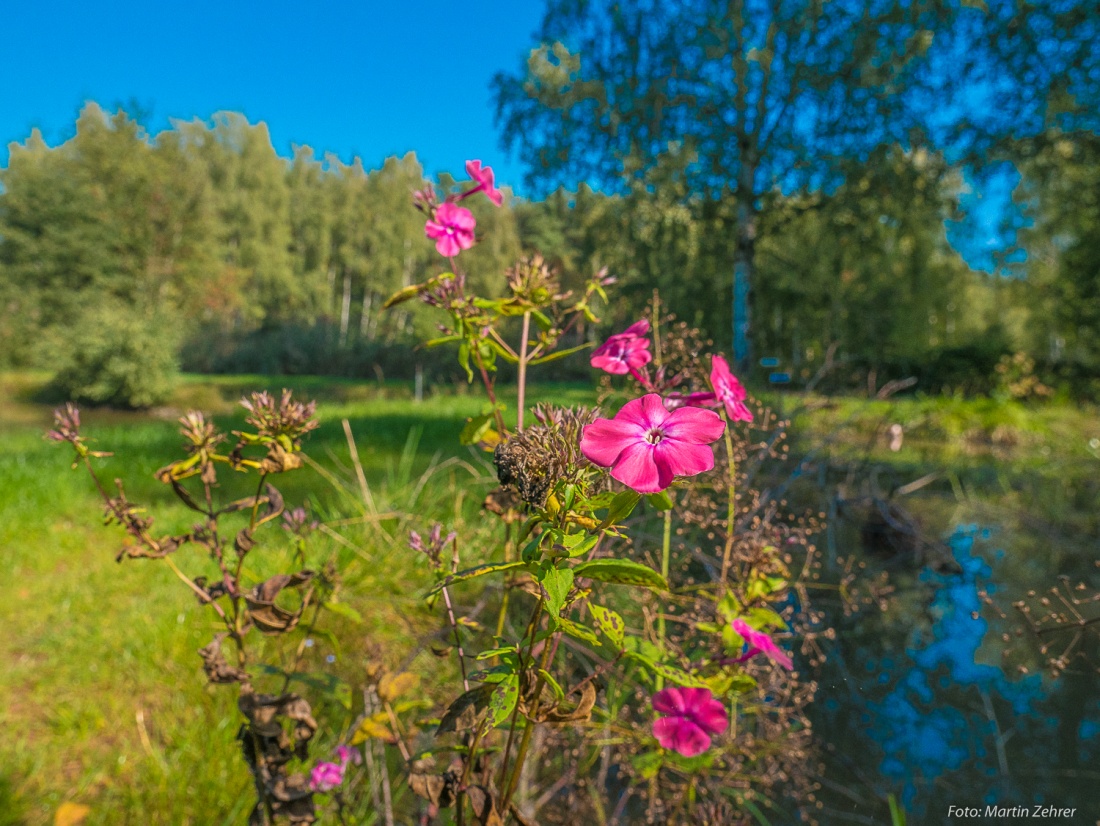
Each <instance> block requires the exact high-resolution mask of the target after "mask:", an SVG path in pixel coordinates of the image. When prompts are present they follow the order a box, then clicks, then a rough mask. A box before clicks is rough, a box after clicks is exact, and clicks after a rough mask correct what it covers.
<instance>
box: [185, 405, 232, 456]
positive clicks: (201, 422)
mask: <svg viewBox="0 0 1100 826" xmlns="http://www.w3.org/2000/svg"><path fill="white" fill-rule="evenodd" d="M179 422H180V425H182V426H181V427H180V434H182V436H183V438H185V439H186V440H187V444H185V445H184V449H185V450H186V451H187V453H188V454H193V453H199V452H202V451H210V450H213V449H214V448H215V447H216V446H217V445H218V444H220V443H221V442H223V441H225V436H224V434H221V433H218V432H217V429H216V428H215V427H214V423H213V422H208V421H206V417H205V416H203V414H202V413H200V412H199V411H198V410H190V411H188V412H187V413H186V414H185V415H183V416H180V419H179Z"/></svg>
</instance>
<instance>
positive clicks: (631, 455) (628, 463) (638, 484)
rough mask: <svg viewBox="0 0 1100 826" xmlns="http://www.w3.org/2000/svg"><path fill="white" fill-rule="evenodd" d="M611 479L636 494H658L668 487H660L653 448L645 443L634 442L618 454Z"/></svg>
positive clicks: (659, 474) (659, 477)
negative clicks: (634, 491)
mask: <svg viewBox="0 0 1100 826" xmlns="http://www.w3.org/2000/svg"><path fill="white" fill-rule="evenodd" d="M589 427H591V425H589ZM611 477H612V478H613V479H618V480H619V481H620V482H622V483H623V484H624V485H626V486H627V487H629V488H633V489H634V490H636V491H637V492H638V493H658V492H660V491H662V490H664V489H665V488H666V487H668V485H667V484H665V485H664V486H662V485H661V473H660V471H659V470H658V469H657V463H656V462H654V461H653V448H652V446H650V445H647V444H646V443H645V442H635V443H634V444H632V445H629V446H628V447H627V448H626V449H625V450H623V452H622V453H620V454H619V458H618V459H617V460H616V461H615V465H614V467H612V468H611ZM670 481H671V480H670Z"/></svg>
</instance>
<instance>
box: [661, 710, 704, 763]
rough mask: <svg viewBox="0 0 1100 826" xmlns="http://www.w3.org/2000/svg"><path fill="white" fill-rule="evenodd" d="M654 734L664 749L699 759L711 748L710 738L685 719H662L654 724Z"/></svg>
mask: <svg viewBox="0 0 1100 826" xmlns="http://www.w3.org/2000/svg"><path fill="white" fill-rule="evenodd" d="M653 734H654V736H655V737H656V738H657V742H658V743H660V744H661V747H662V748H666V749H670V750H672V751H675V752H678V753H679V754H682V755H683V756H684V757H697V756H698V755H700V754H702V753H703V752H705V751H706V750H707V749H709V748H710V737H708V736H707V734H706V732H704V731H703V730H702V729H701V728H699V726H697V725H695V724H694V723H691V722H689V721H688V720H685V719H684V718H683V717H662V718H661V719H660V720H657V721H656V722H655V723H654V724H653Z"/></svg>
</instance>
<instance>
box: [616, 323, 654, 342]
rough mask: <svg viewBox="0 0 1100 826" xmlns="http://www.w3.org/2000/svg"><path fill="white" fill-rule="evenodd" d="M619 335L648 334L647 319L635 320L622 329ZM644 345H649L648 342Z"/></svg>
mask: <svg viewBox="0 0 1100 826" xmlns="http://www.w3.org/2000/svg"><path fill="white" fill-rule="evenodd" d="M619 335H623V336H638V337H641V336H648V335H649V319H645V318H643V319H641V320H639V321H635V322H634V323H633V324H631V325H630V326H629V327H627V328H626V329H625V330H623V331H622V332H621V333H620V334H619ZM646 346H649V342H646Z"/></svg>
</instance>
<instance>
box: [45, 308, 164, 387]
mask: <svg viewBox="0 0 1100 826" xmlns="http://www.w3.org/2000/svg"><path fill="white" fill-rule="evenodd" d="M177 340H178V339H177V336H176V333H175V331H174V329H173V325H172V322H171V319H170V318H168V317H167V316H165V315H163V314H158V315H155V316H153V317H151V318H145V317H142V316H141V315H138V314H136V313H134V312H133V311H130V310H128V309H126V308H124V307H122V306H119V305H113V304H107V305H101V306H99V307H95V308H93V309H91V310H89V311H88V312H87V313H85V314H84V316H83V317H82V318H81V320H80V321H79V322H78V324H77V326H76V328H75V329H74V330H72V332H71V334H70V335H69V336H67V337H66V340H65V341H64V342H63V348H62V352H63V354H64V355H62V356H61V358H60V363H59V365H58V369H57V373H56V374H55V376H54V379H53V386H54V388H55V389H56V390H57V391H58V392H59V393H61V394H62V395H64V396H65V397H66V398H70V399H73V400H74V401H81V402H87V403H90V404H95V405H110V406H112V407H125V408H131V409H141V408H147V407H152V406H153V405H156V404H160V403H162V402H164V401H165V400H166V399H167V398H168V397H169V396H170V395H171V393H172V389H173V387H174V386H175V381H176V377H177V373H178V370H179V368H178V364H177V361H176V344H177Z"/></svg>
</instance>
